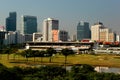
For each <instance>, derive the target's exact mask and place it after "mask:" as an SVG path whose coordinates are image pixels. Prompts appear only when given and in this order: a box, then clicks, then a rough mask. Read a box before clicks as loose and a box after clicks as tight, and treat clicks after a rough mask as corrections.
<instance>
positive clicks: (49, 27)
mask: <svg viewBox="0 0 120 80" xmlns="http://www.w3.org/2000/svg"><path fill="white" fill-rule="evenodd" d="M43 41H45V42H46V41H47V42H48V41H50V42H57V41H59V21H58V20H55V19H53V18H48V19H45V20H44V22H43Z"/></svg>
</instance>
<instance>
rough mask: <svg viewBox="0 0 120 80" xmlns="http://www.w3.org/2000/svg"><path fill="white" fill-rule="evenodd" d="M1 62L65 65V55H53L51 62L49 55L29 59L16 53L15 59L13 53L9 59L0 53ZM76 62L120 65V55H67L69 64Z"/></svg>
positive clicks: (29, 64) (9, 65)
mask: <svg viewBox="0 0 120 80" xmlns="http://www.w3.org/2000/svg"><path fill="white" fill-rule="evenodd" d="M0 63H2V64H3V65H5V66H7V67H14V66H20V67H28V66H31V65H33V66H34V65H41V64H42V65H50V64H52V65H64V56H63V55H56V56H53V57H52V62H51V63H49V57H44V58H42V62H41V58H40V57H39V58H35V61H34V58H28V60H27V59H26V58H24V57H21V56H19V55H16V57H15V59H14V55H13V54H11V55H10V58H9V60H8V59H7V54H2V55H0ZM76 64H89V65H93V66H108V67H120V56H116V55H108V54H101V55H88V54H81V55H71V56H68V57H67V65H76Z"/></svg>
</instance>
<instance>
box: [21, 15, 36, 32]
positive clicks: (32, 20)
mask: <svg viewBox="0 0 120 80" xmlns="http://www.w3.org/2000/svg"><path fill="white" fill-rule="evenodd" d="M34 32H37V17H35V16H27V15H26V16H22V34H33V33H34Z"/></svg>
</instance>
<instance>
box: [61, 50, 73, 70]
mask: <svg viewBox="0 0 120 80" xmlns="http://www.w3.org/2000/svg"><path fill="white" fill-rule="evenodd" d="M61 53H62V54H63V55H64V56H65V68H66V62H67V56H68V55H73V54H74V51H73V50H71V49H68V48H65V49H62V51H61Z"/></svg>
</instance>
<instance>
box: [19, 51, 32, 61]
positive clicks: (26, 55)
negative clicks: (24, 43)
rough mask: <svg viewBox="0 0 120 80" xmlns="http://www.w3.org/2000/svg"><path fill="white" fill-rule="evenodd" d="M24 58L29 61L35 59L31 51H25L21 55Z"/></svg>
mask: <svg viewBox="0 0 120 80" xmlns="http://www.w3.org/2000/svg"><path fill="white" fill-rule="evenodd" d="M21 55H22V56H23V57H25V58H26V59H27V61H28V58H29V57H33V51H32V50H31V49H28V50H25V51H23V52H22V53H21Z"/></svg>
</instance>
